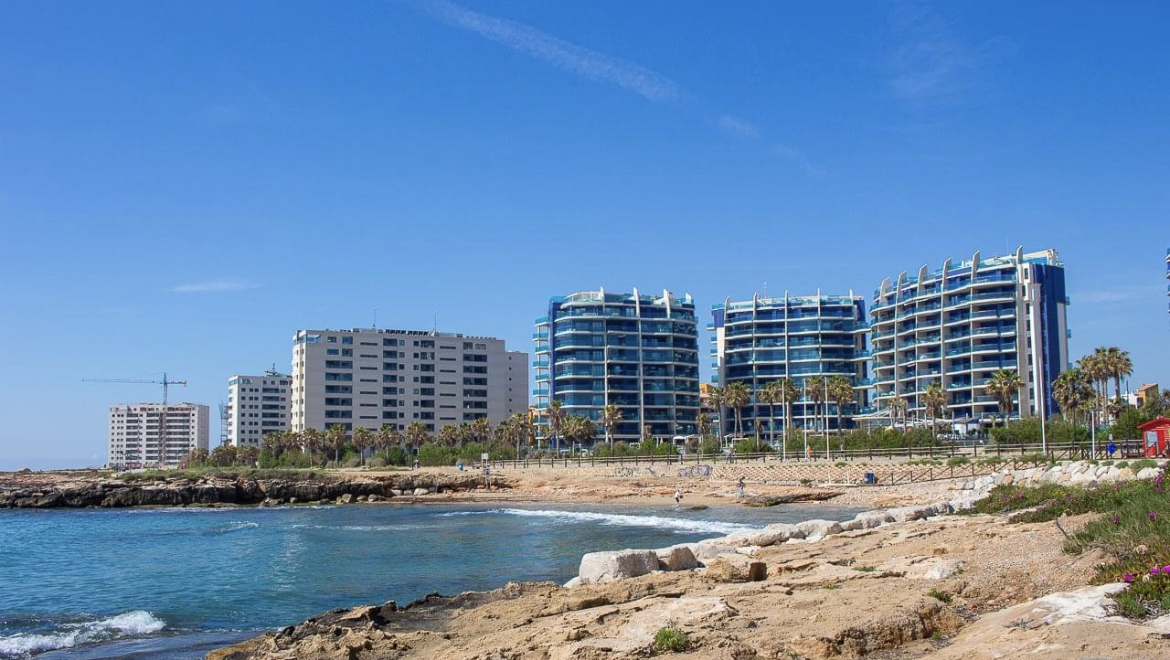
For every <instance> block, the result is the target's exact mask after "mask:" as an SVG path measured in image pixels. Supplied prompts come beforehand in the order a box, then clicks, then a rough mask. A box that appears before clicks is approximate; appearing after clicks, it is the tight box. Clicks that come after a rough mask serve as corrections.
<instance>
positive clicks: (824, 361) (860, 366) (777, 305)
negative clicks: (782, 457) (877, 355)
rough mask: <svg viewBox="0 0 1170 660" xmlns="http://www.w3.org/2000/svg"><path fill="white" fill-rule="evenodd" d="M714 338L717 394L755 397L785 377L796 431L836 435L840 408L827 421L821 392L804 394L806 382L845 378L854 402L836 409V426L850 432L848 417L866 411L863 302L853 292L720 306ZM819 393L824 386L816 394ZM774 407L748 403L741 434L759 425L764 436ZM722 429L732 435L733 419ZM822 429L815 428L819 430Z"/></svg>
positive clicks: (731, 416)
mask: <svg viewBox="0 0 1170 660" xmlns="http://www.w3.org/2000/svg"><path fill="white" fill-rule="evenodd" d="M711 313H712V316H713V323H712V324H711V325H709V326H708V327H707V329H708V330H710V331H711V332H713V333H714V334H713V336H712V338H711V351H710V353H711V357H712V358H713V361H712V363H711V367H712V372H713V373H712V380H713V381H714V382H715V383H718V384H719V386H721V387H726V386H727V385H730V384H731V383H743V384H744V385H746V386H747V387H748V388H749V389H750V390H751V391H752V392H753V393H758V392H759V391H760V390H761V389H762V388H763V387H764V386H766V385H767V384H768V383H770V382H772V381H776V380H779V379H781V378H788V379H789V380H791V381H792V382H793V384H794V385H796V387H797V388H798V390H799V392H800V397H799V399H797V400H795V401H794V403H793V405H792V425H793V428H794V429H805V428H809V429H813V428H817V429H820V428H823V427H824V426H825V425H828V427H829V429H830V430H832V431H837V430H839V429H838V428H837V426H838V415H836V407H837V404H835V403H832V404H830V406H829V409H830V410H832V411H833V412H832V414H830V415H825V414H824V412H825V407H824V406H823V404H818V403H817V402H818V401H821V400H823V399H824V394H823V392H819V393H818V392H816V391H815V390H814V391H813V392H809V391H808V390H807V388H806V387H805V383H806V381H808V380H809V379H810V378H816V377H821V376H823V377H826V378H832V377H833V376H843V377H845V378H847V379H848V380H849V382H850V383H851V384H852V385H853V386H854V400H853V401H852V402H851V403H849V404H844V405H842V406H841V415H840V416H839V418H840V425H841V426H843V427H845V428H850V427H851V426H852V425H853V423H852V421H851V417H852V416H853V415H855V414H858V413H860V412H861V411H863V410H864V409H865V407H866V400H867V392H866V390H867V389H868V387H869V381H868V380H867V379H866V363H867V361H868V359H869V352H868V351H866V350H865V335H866V332H867V330H868V327H869V325H868V323H867V322H866V314H865V300H864V298H862V297H861V296H856V295H853V293H852V292H850V293H849V295H845V296H831V295H821V294H820V293H819V292H818V293H817V295H814V296H799V297H796V296H790V295H789V294H788V292H785V293H784V296H783V297H774V298H766V297H760V296H759V295H756V296H753V297H752V299H751V300H742V301H734V302H733V301H732V300H731V299H727V300H725V301H724V302H722V303H720V304H717V305H714V306H712V308H711ZM821 389H822V390H823V389H824V388H823V387H822V388H821ZM771 412H772V408H771V406H769V405H767V404H764V403H762V402H761V401H760V399H759V397H758V396H753V398H752V402H751V405H750V406H749V407H747V408H746V409H744V410H743V411H742V412H741V415H742V424H743V432H744V433H745V434H746V435H754V434H755V432H756V429H757V426H758V427H759V429H760V433H761V434H763V433H765V432H767V431H768V430H769V422H770V415H771ZM776 414H777V419H776V431H777V433H779V432H780V431H781V430H782V429H783V426H784V424H785V420H784V415H783V411H782V406H779V405H777V406H776ZM726 418H727V419H726V420H724V421H723V423H721V425H720V426H721V428H722V433H721V435H725V434H728V433H732V432H733V428H732V422H733V421H734V419H735V415H734V414H733V413H732V412H731V411H728V412H727V414H726ZM818 424H819V426H818Z"/></svg>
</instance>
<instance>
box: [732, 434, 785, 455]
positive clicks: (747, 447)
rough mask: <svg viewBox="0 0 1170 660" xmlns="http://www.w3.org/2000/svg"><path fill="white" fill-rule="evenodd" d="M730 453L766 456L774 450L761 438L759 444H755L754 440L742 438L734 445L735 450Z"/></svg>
mask: <svg viewBox="0 0 1170 660" xmlns="http://www.w3.org/2000/svg"><path fill="white" fill-rule="evenodd" d="M732 451H733V452H735V453H736V454H767V453H770V452H773V451H775V450H774V449H772V447H771V446H770V445H769V444H768V443H767V442H765V441H764V439H763V438H761V439H760V441H759V443H757V442H756V439H755V438H744V439H743V440H740V441H739V442H737V443H735V448H734V449H732Z"/></svg>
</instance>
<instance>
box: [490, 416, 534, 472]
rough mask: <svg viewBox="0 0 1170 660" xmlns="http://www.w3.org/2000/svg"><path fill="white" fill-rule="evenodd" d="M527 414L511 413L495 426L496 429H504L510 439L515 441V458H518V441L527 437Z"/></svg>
mask: <svg viewBox="0 0 1170 660" xmlns="http://www.w3.org/2000/svg"><path fill="white" fill-rule="evenodd" d="M528 426H529V423H528V414H527V413H513V414H512V416H511V417H509V418H508V419H506V420H504V423H502V424H500V425H499V426H497V427H496V431H497V432H499V431H500V429H506V435H507V437H508V438H509V440H510V441H514V442H515V443H516V460H520V442H521V441H522V440H527V439H528V433H529V431H528Z"/></svg>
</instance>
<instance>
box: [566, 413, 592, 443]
mask: <svg viewBox="0 0 1170 660" xmlns="http://www.w3.org/2000/svg"><path fill="white" fill-rule="evenodd" d="M564 433H565V439H566V440H568V441H569V442H575V443H578V444H585V443H586V442H592V441H593V438H594V436H595V435H597V427H596V426H594V424H593V420H591V419H589V418H588V417H586V416H584V415H569V416H568V417H566V418H565V423H564Z"/></svg>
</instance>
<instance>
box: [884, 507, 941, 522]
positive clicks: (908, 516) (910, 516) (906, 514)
mask: <svg viewBox="0 0 1170 660" xmlns="http://www.w3.org/2000/svg"><path fill="white" fill-rule="evenodd" d="M886 513H888V514H890V515H891V516H893V517H894V521H895V522H910V521H911V520H921V519H923V518H926V517H928V516H930V515H931V513H932V512H931V509H930V507H925V506H903V507H898V508H896V509H889V510H888V511H886Z"/></svg>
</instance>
